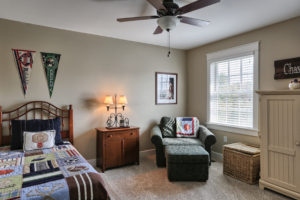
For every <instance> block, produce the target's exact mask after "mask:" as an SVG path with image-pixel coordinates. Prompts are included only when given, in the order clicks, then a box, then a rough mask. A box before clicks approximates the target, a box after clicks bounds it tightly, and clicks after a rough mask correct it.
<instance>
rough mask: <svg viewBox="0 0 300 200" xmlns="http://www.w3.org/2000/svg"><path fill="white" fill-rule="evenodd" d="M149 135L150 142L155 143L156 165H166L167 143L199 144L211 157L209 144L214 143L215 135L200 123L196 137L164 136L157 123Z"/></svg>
mask: <svg viewBox="0 0 300 200" xmlns="http://www.w3.org/2000/svg"><path fill="white" fill-rule="evenodd" d="M150 135H151V136H150V137H151V142H152V143H153V144H154V145H155V150H156V164H157V166H158V167H164V166H166V157H165V146H167V145H200V146H202V147H203V148H204V149H205V150H206V151H207V152H208V153H209V155H210V158H211V146H212V145H213V144H215V143H216V137H215V135H214V134H213V133H212V132H211V131H209V130H208V129H207V128H206V127H204V126H202V125H200V127H199V130H198V138H164V137H163V135H162V133H161V129H160V126H159V125H156V126H154V127H153V128H152V130H151V133H150ZM210 162H211V159H210Z"/></svg>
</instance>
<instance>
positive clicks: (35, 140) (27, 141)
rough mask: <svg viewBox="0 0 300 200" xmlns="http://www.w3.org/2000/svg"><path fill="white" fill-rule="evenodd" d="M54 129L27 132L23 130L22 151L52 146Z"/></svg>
mask: <svg viewBox="0 0 300 200" xmlns="http://www.w3.org/2000/svg"><path fill="white" fill-rule="evenodd" d="M55 134H56V131H55V130H47V131H38V132H27V131H24V134H23V135H24V147H23V150H24V151H31V150H35V149H45V148H52V147H54V143H55Z"/></svg>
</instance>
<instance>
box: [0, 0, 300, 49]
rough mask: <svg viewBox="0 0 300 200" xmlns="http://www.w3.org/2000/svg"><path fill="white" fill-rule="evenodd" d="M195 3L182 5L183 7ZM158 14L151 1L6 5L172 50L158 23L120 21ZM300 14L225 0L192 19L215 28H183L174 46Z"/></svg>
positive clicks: (273, 3) (295, 2) (283, 5)
mask: <svg viewBox="0 0 300 200" xmlns="http://www.w3.org/2000/svg"><path fill="white" fill-rule="evenodd" d="M175 1H176V0H175ZM192 1H193V0H177V1H176V2H177V3H179V4H180V5H181V6H182V5H185V4H187V2H192ZM152 14H155V9H154V8H152V7H151V5H150V4H148V3H147V2H146V0H0V18H4V19H11V20H16V21H21V22H27V23H32V24H37V25H43V26H48V27H54V28H60V29H65V30H72V31H78V32H83V33H91V34H96V35H101V36H107V37H113V38H119V39H124V40H130V41H136V42H142V43H148V44H154V45H160V46H167V45H168V40H167V38H168V35H167V33H166V32H164V33H163V34H160V35H153V34H152V33H153V31H154V30H155V28H156V26H157V24H156V20H147V21H135V22H126V23H119V22H117V21H116V18H119V17H135V16H140V15H152ZM299 15H300V0H221V3H217V4H214V5H212V6H208V7H205V8H203V9H200V10H197V11H194V12H191V13H188V14H186V15H185V16H189V17H195V18H199V19H204V20H209V21H211V24H210V25H208V26H206V27H203V28H199V27H195V26H191V25H187V24H182V23H181V24H179V25H178V26H177V27H176V29H174V30H173V31H172V32H171V46H172V47H173V48H178V49H190V48H193V47H196V46H200V45H203V44H207V43H210V42H213V41H217V40H220V39H223V38H226V37H230V36H233V35H236V34H240V33H243V32H247V31H250V30H253V29H257V28H259V27H263V26H266V25H270V24H273V23H276V22H280V21H284V20H287V19H290V18H293V17H296V16H299Z"/></svg>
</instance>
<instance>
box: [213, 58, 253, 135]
mask: <svg viewBox="0 0 300 200" xmlns="http://www.w3.org/2000/svg"><path fill="white" fill-rule="evenodd" d="M209 73H210V82H209V83H210V86H209V123H214V124H220V125H225V126H233V127H235V126H236V127H240V128H250V129H253V128H254V121H253V118H254V109H253V107H254V91H253V90H254V89H253V88H254V87H253V84H254V54H253V53H250V54H249V55H244V56H239V57H234V58H231V59H224V60H220V61H216V62H211V63H210V70H209Z"/></svg>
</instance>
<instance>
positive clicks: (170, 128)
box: [160, 117, 176, 138]
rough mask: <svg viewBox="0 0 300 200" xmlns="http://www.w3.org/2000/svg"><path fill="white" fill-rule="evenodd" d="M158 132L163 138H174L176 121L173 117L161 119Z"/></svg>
mask: <svg viewBox="0 0 300 200" xmlns="http://www.w3.org/2000/svg"><path fill="white" fill-rule="evenodd" d="M160 130H161V134H162V136H163V137H171V138H174V137H176V120H175V118H173V117H162V118H161V120H160Z"/></svg>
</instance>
